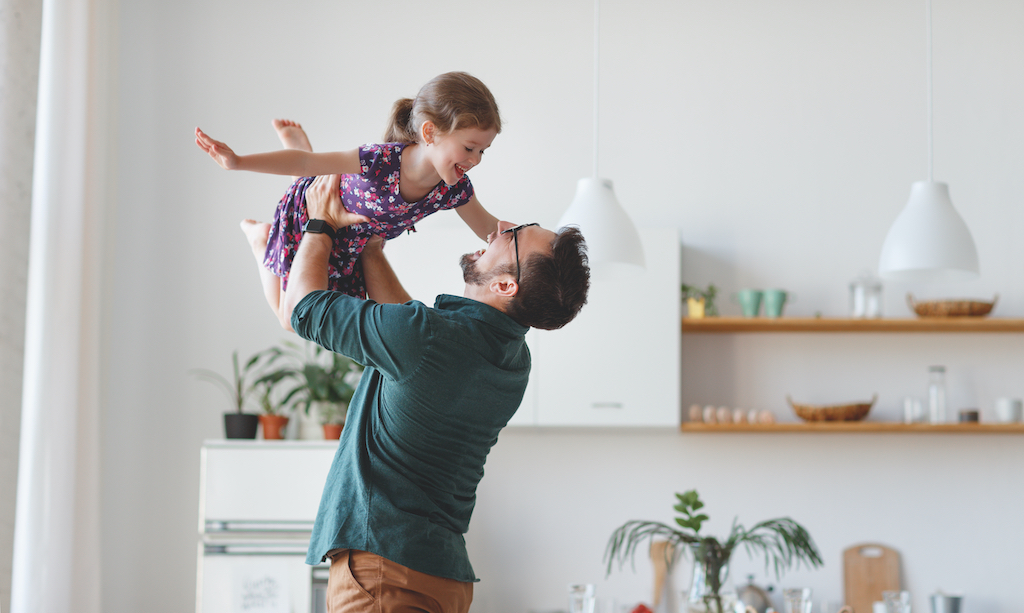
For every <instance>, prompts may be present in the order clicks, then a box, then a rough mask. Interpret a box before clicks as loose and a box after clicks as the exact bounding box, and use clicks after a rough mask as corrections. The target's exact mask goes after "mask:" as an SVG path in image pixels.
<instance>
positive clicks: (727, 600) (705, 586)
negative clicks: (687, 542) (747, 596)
mask: <svg viewBox="0 0 1024 613" xmlns="http://www.w3.org/2000/svg"><path fill="white" fill-rule="evenodd" d="M692 553H693V554H694V555H693V559H694V562H693V579H692V580H691V582H690V593H689V595H688V596H687V599H686V607H685V609H684V611H685V613H743V603H742V602H740V599H739V595H738V594H737V593H736V589H735V588H734V587H733V585H732V581H731V580H730V579H729V563H728V562H724V563H723V564H722V565H721V566H720V567H719V568H718V581H714V575H713V573H714V572H715V571H714V569H713V568H712V565H711V564H709V563H708V561H707V560H705V559H701V557H700V556H699V555H698V553H697V551H696V550H695V549H694V550H693V551H692ZM716 583H717V584H718V593H717V594H716V593H715V591H714V585H715V584H716Z"/></svg>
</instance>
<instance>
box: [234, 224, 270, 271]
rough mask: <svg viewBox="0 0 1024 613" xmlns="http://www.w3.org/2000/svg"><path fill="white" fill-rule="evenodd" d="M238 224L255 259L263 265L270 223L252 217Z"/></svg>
mask: <svg viewBox="0 0 1024 613" xmlns="http://www.w3.org/2000/svg"><path fill="white" fill-rule="evenodd" d="M238 225H239V226H240V227H241V228H242V232H243V233H244V234H245V239H246V240H247V241H249V246H250V247H251V248H252V253H253V255H255V256H256V261H257V262H259V264H260V266H263V256H264V255H266V253H267V238H268V237H269V236H270V224H268V223H266V222H262V221H256V220H254V219H243V220H242V223H240V224H238Z"/></svg>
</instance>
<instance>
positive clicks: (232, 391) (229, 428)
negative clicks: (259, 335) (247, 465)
mask: <svg viewBox="0 0 1024 613" xmlns="http://www.w3.org/2000/svg"><path fill="white" fill-rule="evenodd" d="M274 359H275V358H274V355H273V354H272V352H269V351H267V350H264V351H260V352H257V353H255V354H253V355H252V357H250V358H249V359H248V360H246V362H245V365H244V366H239V362H238V351H237V350H236V351H233V352H232V353H231V365H232V375H233V376H232V379H231V380H228V379H227V377H224V376H223V375H221V374H220V373H218V372H215V371H213V370H210V369H208V368H193V369H192V370H190V371H189V372H190V373H191V374H193V375H194V376H196V377H198V378H200V379H202V380H204V381H209V382H210V383H213V384H214V385H217V386H219V387H220V388H221V389H223V390H224V391H225V392H227V394H228V397H229V398H230V399H231V405H232V407H233V409H234V411H233V412H231V413H225V414H224V433H225V436H226V437H227V438H249V439H252V438H256V426H257V425H258V424H259V421H260V417H259V415H256V414H253V413H246V412H245V405H246V401H247V400H248V398H249V396H250V395H252V394H253V393H254V392H257V391H259V392H260V405H261V406H262V407H263V409H264V412H265V413H267V414H275V413H276V412H277V408H276V406H277V405H273V404H272V401H271V399H270V394H271V392H272V390H273V388H274V387H275V386H276V384H277V383H279V382H280V379H278V380H276V381H275V380H273V379H267V377H265V376H262V372H263V370H264V368H266V367H267V366H268V365H269V364H270V363H271V362H273V360H274ZM285 419H287V418H285Z"/></svg>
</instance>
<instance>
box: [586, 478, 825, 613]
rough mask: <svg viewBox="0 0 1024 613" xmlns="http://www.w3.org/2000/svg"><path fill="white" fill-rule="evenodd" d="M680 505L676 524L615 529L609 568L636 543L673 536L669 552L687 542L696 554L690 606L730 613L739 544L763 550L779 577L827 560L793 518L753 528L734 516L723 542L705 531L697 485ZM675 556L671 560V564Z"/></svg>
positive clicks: (640, 524) (628, 555) (607, 552)
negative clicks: (731, 580)
mask: <svg viewBox="0 0 1024 613" xmlns="http://www.w3.org/2000/svg"><path fill="white" fill-rule="evenodd" d="M676 498H677V499H678V504H676V505H675V506H674V507H673V508H674V509H675V510H676V511H677V512H678V513H679V514H680V516H679V517H677V518H676V526H670V525H667V524H664V523H661V522H653V521H639V520H632V521H628V522H626V523H625V524H623V525H622V526H619V527H618V528H617V529H616V530H615V532H613V533H612V536H611V538H610V539H609V540H608V546H607V548H606V549H605V559H606V560H607V562H608V573H609V574H610V573H611V571H612V566H613V563H614V562H615V561H616V560H618V562H619V566H620V567H621V566H622V565H623V564H624V563H625V561H626V560H632V559H633V557H634V554H635V553H636V549H637V546H638V545H640V544H641V543H642V542H644V541H648V542H650V543H653V539H655V538H657V539H659V540H660V539H664V540H666V541H668V543H669V547H667V548H666V550H667V551H671V550H677V551H678V550H681V549H683V548H684V547H683V546H684V545H685V548H686V549H688V550H689V551H690V552H691V553H692V554H693V558H694V565H693V569H694V571H693V581H692V583H691V585H690V594H689V597H688V604H687V607H688V609H687V610H688V611H690V612H694V613H696V612H701V613H726V611H731V610H732V605H733V604H735V602H736V600H737V597H736V594H735V593H734V592H732V591H731V590H729V589H727V588H725V586H726V581H727V579H728V575H729V558H730V557H731V556H732V553H733V551H735V549H736V547H737V546H739V545H743V547H744V548H745V549H746V550H747V553H748V554H751V555H753V554H754V553H755V552H760V553H762V554H763V555H764V559H765V567H766V568H767V567H768V566H769V565H771V566H773V567H774V570H775V576H776V577H777V578H778V577H780V576H781V574H782V572H783V571H784V570H786V569H788V568H790V567H791V566H793V565H794V564H796V565H799V563H801V562H803V563H805V564H807V565H808V566H810V567H812V568H817V567H819V566H821V565H822V564H824V562H822V559H821V554H820V553H819V552H818V549H817V547H816V546H815V544H814V541H813V540H812V539H811V535H810V534H808V533H807V530H806V529H804V527H803V526H801V525H800V524H798V523H796V522H795V521H793V520H792V519H790V518H788V517H782V518H778V519H769V520H766V521H762V522H760V523H757V524H755V525H754V526H753V527H751V528H750V529H747V528H744V527H743V526H742V525H740V524H739V523H737V522H736V520H733V524H732V530H730V531H729V536H728V538H726V539H725V540H724V541H719V540H718V539H717V538H715V537H713V536H705V535H702V534H700V528H701V525H702V524H703V523H704V522H705V521H707V519H708V516H707V515H705V514H703V513H698V511H699V510H700V509H701V508H702V507H703V506H704V503H703V502H701V500H700V497H699V496H698V495H697V490H690V491H688V492H685V493H683V494H676ZM674 561H675V560H674V559H668V560H666V563H667V564H668V565H669V566H671V565H672V563H673V562H674Z"/></svg>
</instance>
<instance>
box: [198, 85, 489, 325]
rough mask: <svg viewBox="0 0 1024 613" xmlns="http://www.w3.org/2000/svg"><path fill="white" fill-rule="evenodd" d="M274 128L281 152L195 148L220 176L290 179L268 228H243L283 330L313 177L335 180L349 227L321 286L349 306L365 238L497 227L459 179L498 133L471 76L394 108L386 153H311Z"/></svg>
mask: <svg viewBox="0 0 1024 613" xmlns="http://www.w3.org/2000/svg"><path fill="white" fill-rule="evenodd" d="M273 124H274V129H275V130H277V133H278V137H279V138H280V139H281V143H282V144H283V145H284V149H282V150H280V151H273V152H268V153H256V154H252V155H236V154H235V153H234V152H233V151H232V150H231V149H230V148H229V147H228V146H227V145H225V144H224V143H222V142H219V141H216V140H213V139H212V138H210V137H209V136H207V135H206V134H205V133H204V132H203V131H202V130H200V129H199V128H196V144H197V145H199V147H200V148H201V149H202V150H203V151H206V152H207V153H208V154H209V155H210V157H212V158H213V159H214V160H215V161H216V162H217V163H218V164H220V165H221V166H222V167H224V168H226V169H228V170H251V171H254V172H263V173H269V174H280V175H292V176H293V177H297V178H296V180H295V182H294V183H292V185H291V187H290V188H289V189H288V191H287V192H286V193H285V195H284V197H283V198H282V199H281V201H280V202H279V203H278V206H277V211H276V212H275V214H274V223H273V224H265V223H263V224H261V223H257V222H255V221H252V220H245V221H243V222H242V230H243V231H244V232H245V234H246V237H247V238H248V239H249V242H250V245H251V246H252V248H253V251H254V255H255V256H256V259H257V261H258V263H259V264H260V280H261V282H262V283H263V291H264V295H265V296H266V297H267V302H268V303H269V304H270V307H271V308H272V309H273V310H274V313H275V314H276V315H277V317H278V320H279V321H280V322H281V325H282V326H283V327H284V328H285V329H288V330H290V329H291V323H290V322H288V321H284V320H283V319H282V305H283V303H284V292H285V291H286V288H287V282H288V272H289V270H290V269H291V262H292V258H293V257H294V256H295V252H296V250H297V249H298V246H299V241H300V239H301V238H302V230H303V227H304V226H305V224H306V222H307V221H308V216H307V214H306V205H305V196H304V195H305V191H306V188H307V187H308V186H309V185H310V183H312V182H313V179H314V178H315V177H316V176H317V175H327V174H341V175H342V178H341V200H342V203H343V204H344V205H345V207H346V208H347V209H348V210H349V212H350V213H351V214H352V215H353V219H354V220H357V223H353V224H352V225H349V226H346V227H344V228H336V229H335V238H334V247H333V249H332V250H331V262H330V270H329V279H328V286H329V288H330V289H332V290H336V291H341V292H345V293H347V294H350V295H353V296H358V297H365V295H366V287H365V284H364V282H363V275H362V268H361V266H360V264H359V254H360V252H362V250H363V247H364V246H365V245H366V242H367V241H368V240H369V239H370V237H371V236H373V235H379V236H382V237H384V238H385V239H391V238H395V237H397V236H399V235H400V234H401V233H402V232H403V231H415V228H414V224H415V223H416V222H417V221H419V220H420V219H423V218H424V217H426V216H427V215H429V214H431V213H433V212H435V211H440V210H443V209H451V208H456V209H457V211H458V213H459V216H460V217H461V218H462V220H463V221H465V222H466V224H467V225H468V226H469V227H470V228H471V229H472V230H473V232H475V233H476V235H477V236H479V237H480V238H481V239H483V240H487V234H488V233H489V232H491V231H493V230H494V227H495V224H497V222H498V220H497V218H496V217H494V216H493V215H491V214H490V213H488V212H487V211H486V210H484V207H483V205H481V204H480V201H479V200H477V198H476V196H475V195H474V193H473V185H472V183H470V181H469V177H468V176H466V173H467V172H468V171H469V170H470V169H471V168H473V167H474V166H476V165H477V164H479V163H480V161H481V159H482V157H483V153H484V150H486V149H487V148H488V147H489V146H490V145H491V141H493V140H494V137H495V136H496V135H497V134H498V133H499V132H500V131H501V118H500V117H499V115H498V105H497V104H496V103H495V101H494V97H493V96H492V95H491V92H490V91H489V90H488V89H487V86H485V85H484V84H483V83H482V82H481V81H480V80H479V79H477V78H475V77H473V76H471V75H468V74H466V73H463V72H449V73H445V74H443V75H440V76H438V77H435V78H434V79H433V80H431V81H430V82H429V83H427V84H426V85H424V86H423V87H422V88H421V89H420V91H419V93H418V94H417V95H416V98H415V99H409V98H403V99H401V100H398V101H397V102H396V103H395V105H394V108H393V109H392V113H391V120H390V122H389V125H388V128H387V131H386V132H385V135H384V141H385V144H380V145H364V146H362V147H360V148H358V149H353V150H351V151H341V152H331V153H314V152H313V150H312V147H311V146H310V144H309V140H308V139H307V138H306V133H305V132H304V131H303V130H302V126H300V125H299V124H297V123H295V122H293V121H288V120H280V119H275V120H274V122H273ZM279 277H280V278H279Z"/></svg>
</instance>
